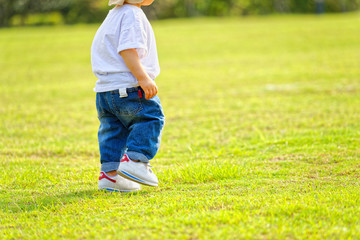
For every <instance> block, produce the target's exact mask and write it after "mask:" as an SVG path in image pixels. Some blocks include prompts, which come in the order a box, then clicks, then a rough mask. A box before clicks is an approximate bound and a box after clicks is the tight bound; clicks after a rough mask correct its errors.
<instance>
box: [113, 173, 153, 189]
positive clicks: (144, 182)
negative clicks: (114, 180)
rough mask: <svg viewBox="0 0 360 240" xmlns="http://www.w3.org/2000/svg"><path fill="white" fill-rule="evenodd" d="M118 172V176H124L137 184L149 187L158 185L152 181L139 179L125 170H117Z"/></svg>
mask: <svg viewBox="0 0 360 240" xmlns="http://www.w3.org/2000/svg"><path fill="white" fill-rule="evenodd" d="M118 174H119V175H120V176H122V177H123V178H126V179H128V180H131V181H134V182H137V183H139V184H143V185H146V186H150V187H157V186H158V183H152V182H148V181H144V180H141V179H139V178H137V177H135V176H133V175H131V174H130V173H128V172H125V171H124V170H121V171H118Z"/></svg>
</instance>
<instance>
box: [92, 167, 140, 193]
mask: <svg viewBox="0 0 360 240" xmlns="http://www.w3.org/2000/svg"><path fill="white" fill-rule="evenodd" d="M140 189H141V187H140V185H139V184H137V183H136V182H133V181H129V180H127V179H125V178H123V177H121V176H119V175H116V176H115V177H111V178H110V177H109V176H108V175H106V173H104V172H101V173H100V176H99V190H106V191H110V192H133V191H138V190H140Z"/></svg>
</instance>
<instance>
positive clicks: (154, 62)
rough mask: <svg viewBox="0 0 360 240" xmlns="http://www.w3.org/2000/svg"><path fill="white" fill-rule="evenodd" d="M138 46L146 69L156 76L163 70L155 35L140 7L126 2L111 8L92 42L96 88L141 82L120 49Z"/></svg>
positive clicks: (127, 86) (124, 85)
mask: <svg viewBox="0 0 360 240" xmlns="http://www.w3.org/2000/svg"><path fill="white" fill-rule="evenodd" d="M132 48H135V49H136V50H137V53H138V55H139V58H140V62H141V64H142V66H143V67H144V69H145V71H146V72H147V73H148V74H149V76H150V77H151V78H152V79H153V80H154V79H155V78H156V77H157V76H158V75H159V73H160V66H159V60H158V56H157V49H156V41H155V35H154V32H153V30H152V27H151V25H150V22H149V21H148V19H147V17H146V15H145V14H144V12H143V11H142V10H141V8H139V7H136V6H133V5H129V4H125V5H123V6H121V7H115V8H113V9H112V10H110V11H109V13H108V15H107V16H106V18H105V20H104V22H103V23H102V24H101V26H100V28H99V29H98V31H97V32H96V34H95V37H94V40H93V43H92V46H91V65H92V69H93V72H94V74H95V76H96V77H97V78H98V80H97V82H96V83H95V88H94V91H95V92H107V91H113V90H116V89H120V88H130V87H135V86H138V85H139V84H138V81H137V79H136V78H135V76H134V75H133V74H132V73H131V72H130V70H129V68H128V67H127V66H126V64H125V62H124V60H123V59H122V57H121V56H120V54H119V52H121V51H123V50H126V49H132Z"/></svg>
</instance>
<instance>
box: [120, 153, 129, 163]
mask: <svg viewBox="0 0 360 240" xmlns="http://www.w3.org/2000/svg"><path fill="white" fill-rule="evenodd" d="M129 161H130V159H129V157H128V156H127V155H126V154H125V155H124V156H123V158H122V159H121V161H120V162H129Z"/></svg>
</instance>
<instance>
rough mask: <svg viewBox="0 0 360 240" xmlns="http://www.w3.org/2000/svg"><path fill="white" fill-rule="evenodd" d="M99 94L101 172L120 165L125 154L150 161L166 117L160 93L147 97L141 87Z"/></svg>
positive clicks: (158, 144) (97, 103) (97, 102)
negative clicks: (125, 95)
mask: <svg viewBox="0 0 360 240" xmlns="http://www.w3.org/2000/svg"><path fill="white" fill-rule="evenodd" d="M125 94H127V95H128V96H127V97H120V94H119V90H116V91H110V92H101V93H97V94H96V108H97V112H98V118H99V120H100V127H99V132H98V139H99V149H100V162H101V171H104V172H109V171H114V170H117V169H118V168H119V164H120V160H121V158H122V156H123V155H124V154H125V153H126V154H127V155H128V156H129V158H131V159H134V160H140V161H141V162H149V160H151V159H152V158H154V156H155V155H156V153H157V151H158V149H159V147H160V140H161V132H162V129H163V127H164V124H165V117H164V113H163V109H162V107H161V103H160V99H159V97H158V96H155V97H153V98H151V99H150V100H147V99H145V94H144V91H143V90H142V89H141V88H140V87H135V88H127V89H126V93H125Z"/></svg>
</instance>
